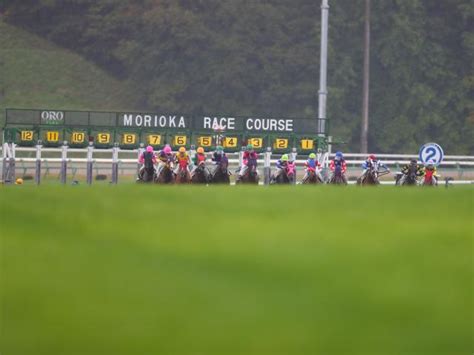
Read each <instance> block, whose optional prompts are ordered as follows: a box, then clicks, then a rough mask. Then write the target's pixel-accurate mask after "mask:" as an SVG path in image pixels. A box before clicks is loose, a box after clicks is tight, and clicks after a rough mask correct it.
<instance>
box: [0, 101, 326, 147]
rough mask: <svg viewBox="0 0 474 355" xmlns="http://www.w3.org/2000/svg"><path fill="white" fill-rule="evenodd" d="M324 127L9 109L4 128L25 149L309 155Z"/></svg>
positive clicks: (271, 120) (284, 121)
mask: <svg viewBox="0 0 474 355" xmlns="http://www.w3.org/2000/svg"><path fill="white" fill-rule="evenodd" d="M319 126H320V125H319V120H318V119H301V118H284V117H263V116H230V115H187V114H169V113H159V112H158V113H156V112H155V113H146V112H145V113H139V112H96V111H68V110H24V109H6V124H5V127H4V128H5V132H6V136H5V138H6V139H7V140H11V141H13V142H15V143H17V144H19V145H33V144H36V142H37V141H41V142H42V143H43V144H44V145H49V146H58V145H61V144H62V143H63V142H64V141H67V142H68V144H69V145H71V146H77V147H81V146H86V145H88V144H89V142H93V144H94V146H96V147H98V148H108V147H111V146H112V145H113V144H119V145H120V147H121V148H129V149H134V148H136V147H138V146H139V145H140V144H147V145H148V144H149V145H152V146H153V147H155V148H159V147H161V146H163V145H164V144H170V145H172V147H178V146H186V147H190V146H193V145H194V146H203V147H205V148H208V149H211V148H212V147H213V146H215V145H216V144H217V143H218V142H220V144H221V145H223V146H224V147H225V148H226V150H229V151H232V150H234V151H236V150H239V149H240V147H241V146H244V145H246V144H247V143H252V144H253V145H254V146H255V148H257V149H260V150H264V149H266V148H267V147H270V148H272V149H273V150H275V151H285V150H287V149H292V148H296V149H297V150H298V151H304V152H305V151H306V152H308V151H312V150H315V149H317V148H322V149H324V147H322V145H326V144H327V142H326V138H325V136H323V135H321V134H319V132H318V127H319ZM216 127H218V128H219V132H217V130H216ZM217 137H219V138H217Z"/></svg>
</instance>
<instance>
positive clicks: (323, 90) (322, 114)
mask: <svg viewBox="0 0 474 355" xmlns="http://www.w3.org/2000/svg"><path fill="white" fill-rule="evenodd" d="M328 15H329V4H328V0H322V3H321V61H320V74H319V92H318V94H319V102H318V134H319V136H322V137H324V136H325V135H326V98H327V95H328V90H327V66H328Z"/></svg>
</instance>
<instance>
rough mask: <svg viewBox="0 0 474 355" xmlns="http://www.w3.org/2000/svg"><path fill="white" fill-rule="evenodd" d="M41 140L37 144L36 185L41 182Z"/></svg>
mask: <svg viewBox="0 0 474 355" xmlns="http://www.w3.org/2000/svg"><path fill="white" fill-rule="evenodd" d="M41 148H42V145H41V141H38V143H37V144H36V170H35V182H36V185H39V184H41Z"/></svg>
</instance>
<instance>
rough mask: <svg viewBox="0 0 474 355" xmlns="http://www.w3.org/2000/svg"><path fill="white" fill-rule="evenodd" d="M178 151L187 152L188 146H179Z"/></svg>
mask: <svg viewBox="0 0 474 355" xmlns="http://www.w3.org/2000/svg"><path fill="white" fill-rule="evenodd" d="M178 152H180V153H186V148H185V147H179V149H178Z"/></svg>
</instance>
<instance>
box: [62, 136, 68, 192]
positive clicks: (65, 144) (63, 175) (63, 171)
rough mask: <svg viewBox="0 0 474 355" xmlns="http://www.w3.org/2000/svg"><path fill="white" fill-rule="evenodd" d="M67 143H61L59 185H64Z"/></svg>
mask: <svg viewBox="0 0 474 355" xmlns="http://www.w3.org/2000/svg"><path fill="white" fill-rule="evenodd" d="M67 148H68V146H67V142H66V141H64V142H63V146H62V147H61V183H62V184H65V183H66V177H67Z"/></svg>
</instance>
